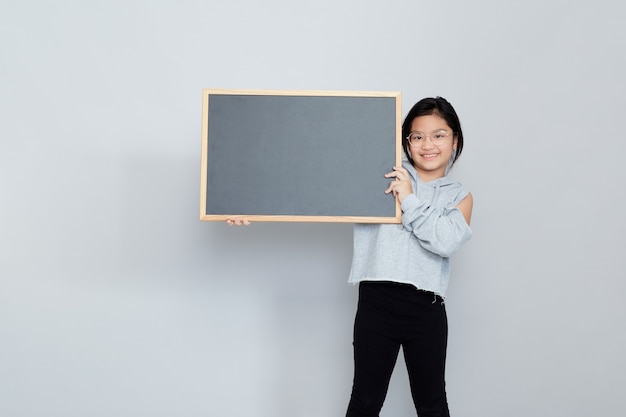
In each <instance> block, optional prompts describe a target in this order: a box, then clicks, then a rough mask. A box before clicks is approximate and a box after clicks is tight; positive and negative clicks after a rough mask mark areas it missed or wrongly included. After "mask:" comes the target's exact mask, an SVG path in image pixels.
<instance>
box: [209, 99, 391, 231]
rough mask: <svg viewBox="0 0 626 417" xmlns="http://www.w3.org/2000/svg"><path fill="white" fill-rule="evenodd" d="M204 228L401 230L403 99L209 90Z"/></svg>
mask: <svg viewBox="0 0 626 417" xmlns="http://www.w3.org/2000/svg"><path fill="white" fill-rule="evenodd" d="M202 96H203V99H202V158H201V159H202V166H201V181H200V182H201V190H200V191H201V198H200V220H203V221H224V220H226V219H228V218H233V217H235V216H245V217H247V218H248V219H250V220H251V221H300V222H353V223H400V215H401V214H400V213H401V211H400V207H399V205H398V203H397V201H396V199H395V198H394V197H393V196H392V195H391V194H385V193H384V191H385V189H386V188H387V187H388V185H389V181H390V180H389V179H387V178H385V177H384V174H385V173H387V172H390V171H392V167H393V166H394V165H399V164H400V162H401V152H402V151H401V139H400V133H401V120H400V117H401V95H400V93H399V92H345V91H269V90H223V89H219V90H218V89H203V90H202Z"/></svg>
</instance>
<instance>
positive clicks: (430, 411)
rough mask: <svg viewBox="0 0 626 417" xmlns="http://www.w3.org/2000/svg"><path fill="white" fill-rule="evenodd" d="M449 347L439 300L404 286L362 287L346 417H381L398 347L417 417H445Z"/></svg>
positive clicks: (367, 284) (372, 284)
mask: <svg viewBox="0 0 626 417" xmlns="http://www.w3.org/2000/svg"><path fill="white" fill-rule="evenodd" d="M447 343H448V320H447V317H446V310H445V306H444V304H443V300H442V299H441V298H440V297H438V296H435V295H434V294H433V293H431V292H426V291H420V290H418V289H416V288H415V287H414V286H412V285H408V284H397V283H392V282H362V283H360V284H359V303H358V308H357V313H356V319H355V321H354V383H353V386H352V395H351V397H350V404H349V405H348V412H347V414H346V415H347V417H356V416H360V417H365V416H367V417H376V416H378V415H379V413H380V410H381V408H382V406H383V402H384V401H385V397H386V395H387V389H388V387H389V380H390V379H391V373H392V371H393V368H394V366H395V364H396V359H397V358H398V352H399V350H400V346H402V350H403V352H404V360H405V362H406V366H407V371H408V375H409V381H410V384H411V394H412V396H413V402H414V404H415V408H416V410H417V413H418V416H420V417H431V416H445V417H447V416H449V415H450V413H449V411H448V402H447V398H446V390H445V375H444V374H445V364H446V348H447Z"/></svg>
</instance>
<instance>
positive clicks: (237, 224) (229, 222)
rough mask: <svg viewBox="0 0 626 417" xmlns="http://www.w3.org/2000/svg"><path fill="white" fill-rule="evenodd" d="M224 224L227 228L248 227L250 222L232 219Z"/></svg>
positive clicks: (243, 219)
mask: <svg viewBox="0 0 626 417" xmlns="http://www.w3.org/2000/svg"><path fill="white" fill-rule="evenodd" d="M226 224H227V225H229V226H233V225H234V226H241V225H243V226H249V225H250V221H249V220H248V219H247V218H245V217H235V218H233V219H227V220H226Z"/></svg>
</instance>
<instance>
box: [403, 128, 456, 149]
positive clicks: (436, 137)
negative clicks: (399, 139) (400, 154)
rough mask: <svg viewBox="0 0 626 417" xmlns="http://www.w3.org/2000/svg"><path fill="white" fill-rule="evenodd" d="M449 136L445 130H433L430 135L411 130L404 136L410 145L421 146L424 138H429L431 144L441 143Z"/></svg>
mask: <svg viewBox="0 0 626 417" xmlns="http://www.w3.org/2000/svg"><path fill="white" fill-rule="evenodd" d="M448 136H450V132H448V131H446V130H435V131H434V132H432V133H431V134H430V135H426V134H424V133H422V132H411V134H410V135H409V136H407V137H406V140H408V141H409V145H411V146H422V144H424V142H425V140H426V138H430V141H431V142H432V143H433V145H437V146H439V145H443V143H444V142H445V141H446V139H448Z"/></svg>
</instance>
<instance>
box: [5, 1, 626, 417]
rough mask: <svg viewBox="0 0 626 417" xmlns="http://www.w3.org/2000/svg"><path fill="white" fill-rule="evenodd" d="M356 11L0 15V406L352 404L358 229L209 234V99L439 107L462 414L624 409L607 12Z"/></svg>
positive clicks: (240, 412) (397, 4)
mask: <svg viewBox="0 0 626 417" xmlns="http://www.w3.org/2000/svg"><path fill="white" fill-rule="evenodd" d="M367 4H368V3H363V2H361V1H356V0H353V1H347V0H343V1H338V0H332V1H331V0H315V1H307V2H293V1H287V0H270V1H265V2H257V1H252V0H230V1H219V2H218V1H207V0H178V1H171V2H165V1H162V2H155V1H148V0H143V1H132V0H130V1H129V0H125V1H121V0H109V1H106V2H104V1H102V2H97V1H92V2H84V1H77V0H67V1H64V2H48V1H43V0H39V1H21V2H17V1H10V0H9V1H3V2H2V4H1V5H0V59H1V62H0V106H1V107H0V118H1V122H0V190H1V194H0V199H1V200H0V201H1V203H0V415H3V416H16V417H17V416H28V417H31V416H33V417H34V416H38V417H39V416H63V417H72V416H77V417H78V416H80V417H83V416H95V417H100V416H151V417H155V416H242V417H244V416H251V417H252V416H254V417H258V416H289V417H293V416H298V417H299V416H303V417H304V416H307V417H308V416H315V417H322V416H341V415H343V414H344V412H345V407H346V404H347V401H348V396H349V393H350V385H351V378H352V354H351V348H352V347H351V326H352V321H353V317H354V311H355V302H356V288H355V287H352V286H350V285H349V284H347V283H346V279H347V274H348V270H349V265H350V257H351V246H352V241H351V231H352V230H351V225H349V224H276V223H265V224H254V225H252V226H251V227H248V228H228V227H227V226H226V225H224V224H222V223H200V222H199V221H198V217H199V195H200V189H199V180H200V130H201V89H202V88H203V87H212V88H255V89H257V88H258V89H322V90H388V91H396V90H400V91H402V92H403V107H404V112H406V110H408V108H409V106H411V105H412V104H413V103H414V102H415V101H417V100H418V99H420V98H422V97H424V96H432V95H441V96H444V97H446V98H448V99H449V100H450V101H451V102H452V103H453V104H454V105H455V107H456V108H457V110H458V112H459V114H460V115H461V119H462V123H463V126H464V130H465V134H466V148H465V151H464V155H463V157H462V158H461V160H460V162H459V165H458V167H457V168H456V169H455V171H454V175H455V176H456V177H458V178H459V179H461V180H462V181H463V182H464V183H465V184H466V185H467V186H468V187H469V188H470V189H471V190H472V191H473V194H474V197H475V211H474V218H473V222H472V226H473V229H474V238H473V239H472V241H470V243H469V244H468V245H467V246H465V247H464V248H463V249H462V251H461V252H460V253H459V254H458V255H457V256H456V258H455V259H454V262H453V277H452V280H451V287H450V292H449V297H448V300H447V305H448V313H449V320H450V346H449V351H448V357H449V359H448V372H447V376H448V391H449V397H450V407H451V410H452V412H453V413H454V415H456V416H469V417H471V416H480V417H486V416H493V417H500V416H503V415H506V416H528V415H532V416H545V417H552V416H590V415H598V416H599V415H619V414H620V413H623V410H624V409H625V408H626V407H625V402H626V400H625V399H624V396H623V392H624V389H625V388H626V377H625V376H624V371H625V360H624V354H623V352H624V351H626V336H625V335H624V331H623V318H624V316H625V313H626V306H625V304H624V303H623V294H624V290H626V283H625V282H624V272H623V271H624V269H625V267H626V256H624V255H623V254H622V253H621V252H622V250H623V249H624V247H625V245H624V243H623V237H624V235H625V232H626V226H625V221H624V217H623V214H622V209H623V207H624V204H625V203H626V198H625V193H624V183H625V179H626V174H625V173H624V169H623V168H622V166H621V165H620V162H621V159H622V156H623V155H624V153H625V152H626V144H625V142H624V137H625V135H626V134H625V133H624V129H623V127H622V123H621V120H622V118H623V111H624V109H626V83H625V82H624V75H623V74H624V73H626V58H625V57H624V50H626V29H625V28H624V25H623V24H622V17H623V15H624V12H625V10H624V8H625V6H623V5H622V3H621V2H619V1H617V0H614V1H607V0H604V1H603V0H597V1H593V2H591V1H578V2H570V1H558V0H551V1H546V0H541V1H539V0H529V1H524V2H514V3H513V2H503V1H495V0H480V1H478V2H468V1H428V2H426V1H416V0H387V1H384V2H378V3H377V4H376V5H367ZM294 175H297V173H295V174H294ZM382 191H383V190H381V192H382ZM403 366H404V364H403V363H402V361H401V360H400V362H399V363H398V367H397V368H396V373H395V374H394V376H393V379H392V384H391V387H390V392H389V396H388V399H387V402H386V404H385V407H384V409H383V413H382V415H383V416H386V417H389V416H397V415H414V411H413V406H412V404H411V400H410V395H409V391H408V381H407V377H406V373H405V372H404V370H403Z"/></svg>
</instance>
